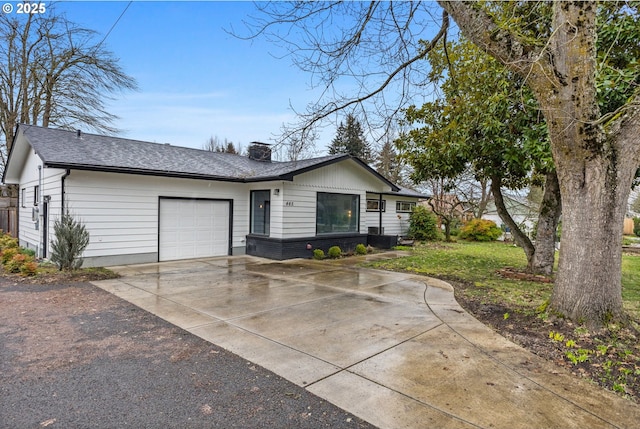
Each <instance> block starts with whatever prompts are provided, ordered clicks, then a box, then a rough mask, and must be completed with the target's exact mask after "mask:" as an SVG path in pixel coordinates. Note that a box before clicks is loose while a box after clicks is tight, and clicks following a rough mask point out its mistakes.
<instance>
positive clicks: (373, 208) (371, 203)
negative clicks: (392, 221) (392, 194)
mask: <svg viewBox="0 0 640 429" xmlns="http://www.w3.org/2000/svg"><path fill="white" fill-rule="evenodd" d="M367 211H368V212H379V211H380V200H374V199H370V200H367ZM382 211H383V212H385V211H387V200H382Z"/></svg>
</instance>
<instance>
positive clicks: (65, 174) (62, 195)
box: [60, 168, 71, 215]
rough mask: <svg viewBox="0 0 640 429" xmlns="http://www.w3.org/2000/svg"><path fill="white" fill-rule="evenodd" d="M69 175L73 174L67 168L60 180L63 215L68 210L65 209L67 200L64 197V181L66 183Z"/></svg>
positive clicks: (61, 210)
mask: <svg viewBox="0 0 640 429" xmlns="http://www.w3.org/2000/svg"><path fill="white" fill-rule="evenodd" d="M69 175H71V170H69V169H68V168H67V171H66V173H64V174H63V175H62V178H61V179H60V182H61V184H60V212H61V215H63V214H64V213H65V211H66V210H65V204H66V201H65V198H64V197H65V186H64V183H65V179H66V178H67V177H69Z"/></svg>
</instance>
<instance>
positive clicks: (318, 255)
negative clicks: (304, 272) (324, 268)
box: [313, 249, 324, 260]
mask: <svg viewBox="0 0 640 429" xmlns="http://www.w3.org/2000/svg"><path fill="white" fill-rule="evenodd" d="M313 259H318V260H320V259H324V251H323V250H322V249H315V250H314V251H313Z"/></svg>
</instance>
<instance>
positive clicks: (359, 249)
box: [356, 243, 367, 255]
mask: <svg viewBox="0 0 640 429" xmlns="http://www.w3.org/2000/svg"><path fill="white" fill-rule="evenodd" d="M366 254H367V246H365V245H364V244H362V243H360V244H358V245H357V246H356V255H366Z"/></svg>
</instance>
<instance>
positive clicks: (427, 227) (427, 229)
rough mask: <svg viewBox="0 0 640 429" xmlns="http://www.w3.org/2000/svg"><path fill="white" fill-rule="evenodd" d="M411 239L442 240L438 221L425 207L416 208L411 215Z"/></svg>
mask: <svg viewBox="0 0 640 429" xmlns="http://www.w3.org/2000/svg"><path fill="white" fill-rule="evenodd" d="M409 237H411V238H412V239H414V240H430V241H438V240H442V231H440V228H438V219H437V218H436V215H434V214H433V213H432V212H431V211H429V209H427V208H426V207H424V206H416V207H414V209H413V211H412V212H411V214H410V215H409Z"/></svg>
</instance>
